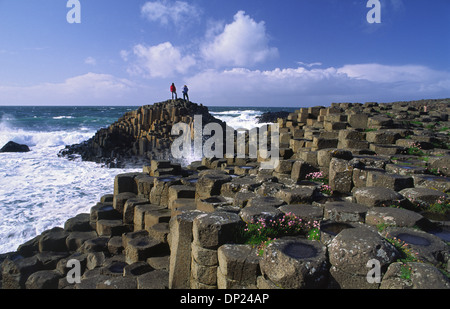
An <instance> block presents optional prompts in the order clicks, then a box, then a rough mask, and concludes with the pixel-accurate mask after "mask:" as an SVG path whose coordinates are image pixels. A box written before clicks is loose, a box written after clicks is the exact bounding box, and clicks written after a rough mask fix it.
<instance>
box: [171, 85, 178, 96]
mask: <svg viewBox="0 0 450 309" xmlns="http://www.w3.org/2000/svg"><path fill="white" fill-rule="evenodd" d="M170 92H171V93H172V100H173V96H174V95H175V100H176V99H177V88H176V87H175V84H174V83H172V85H170Z"/></svg>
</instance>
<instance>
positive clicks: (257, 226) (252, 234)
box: [241, 213, 320, 255]
mask: <svg viewBox="0 0 450 309" xmlns="http://www.w3.org/2000/svg"><path fill="white" fill-rule="evenodd" d="M299 235H303V236H306V237H307V238H308V239H309V240H320V228H319V222H318V221H306V220H303V219H301V218H299V217H297V216H296V215H294V214H292V213H286V214H284V215H283V216H281V217H279V218H275V219H265V218H259V219H258V220H256V221H252V222H250V223H247V224H246V227H245V228H244V229H243V232H242V236H241V240H242V242H244V243H246V244H250V245H253V246H256V247H257V248H258V254H259V255H262V254H263V252H264V248H265V247H266V246H267V245H268V244H270V243H271V242H272V241H274V240H276V239H277V238H280V237H283V236H299Z"/></svg>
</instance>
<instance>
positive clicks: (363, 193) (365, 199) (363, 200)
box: [353, 187, 405, 207]
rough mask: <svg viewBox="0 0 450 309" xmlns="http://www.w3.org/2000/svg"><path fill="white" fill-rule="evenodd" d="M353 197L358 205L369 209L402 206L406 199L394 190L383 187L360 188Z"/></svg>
mask: <svg viewBox="0 0 450 309" xmlns="http://www.w3.org/2000/svg"><path fill="white" fill-rule="evenodd" d="M353 197H354V199H355V200H356V202H357V203H358V204H363V205H366V206H368V207H376V206H390V205H393V204H395V205H397V206H398V205H402V204H403V203H404V202H405V198H404V197H403V195H401V194H400V193H398V192H395V191H394V190H392V189H388V188H383V187H364V188H358V189H356V190H355V191H354V192H353Z"/></svg>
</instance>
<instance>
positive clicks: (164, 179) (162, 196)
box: [150, 176, 181, 206]
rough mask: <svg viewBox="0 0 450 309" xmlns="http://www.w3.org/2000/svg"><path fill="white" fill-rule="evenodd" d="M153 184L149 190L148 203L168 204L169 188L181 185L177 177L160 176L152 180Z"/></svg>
mask: <svg viewBox="0 0 450 309" xmlns="http://www.w3.org/2000/svg"><path fill="white" fill-rule="evenodd" d="M154 181H155V182H154V186H153V188H152V190H151V191H150V203H151V204H155V205H164V206H167V205H168V204H169V188H170V187H171V186H174V185H181V181H180V178H179V177H175V176H161V177H157V178H155V180H154Z"/></svg>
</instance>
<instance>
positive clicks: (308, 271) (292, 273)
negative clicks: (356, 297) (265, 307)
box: [260, 238, 328, 289]
mask: <svg viewBox="0 0 450 309" xmlns="http://www.w3.org/2000/svg"><path fill="white" fill-rule="evenodd" d="M260 267H261V272H262V275H263V276H264V277H265V278H266V280H269V281H270V282H272V283H273V284H275V285H276V286H278V287H281V288H285V289H305V288H312V289H314V288H324V287H325V286H326V285H327V281H328V262H327V256H326V247H325V246H324V245H322V244H321V243H320V242H317V241H310V240H305V239H301V238H284V239H278V240H276V241H274V242H272V243H271V244H269V245H268V246H267V247H266V248H265V249H264V253H263V257H262V259H261V261H260Z"/></svg>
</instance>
